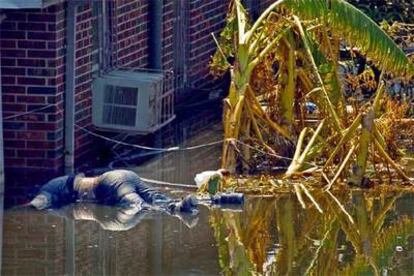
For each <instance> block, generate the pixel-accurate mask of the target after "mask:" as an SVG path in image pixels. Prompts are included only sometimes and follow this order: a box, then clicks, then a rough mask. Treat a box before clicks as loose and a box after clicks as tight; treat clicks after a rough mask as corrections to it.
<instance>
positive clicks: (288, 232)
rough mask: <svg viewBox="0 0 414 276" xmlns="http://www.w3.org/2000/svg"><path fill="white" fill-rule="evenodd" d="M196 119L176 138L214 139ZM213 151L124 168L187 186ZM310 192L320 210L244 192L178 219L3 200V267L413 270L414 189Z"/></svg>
mask: <svg viewBox="0 0 414 276" xmlns="http://www.w3.org/2000/svg"><path fill="white" fill-rule="evenodd" d="M196 123H198V124H200V128H199V129H198V130H197V129H196V128H192V127H183V125H181V126H180V131H182V132H181V134H180V136H181V137H184V139H183V140H181V141H180V142H181V145H182V146H191V145H198V144H202V143H208V142H211V141H215V140H217V139H219V137H220V133H221V132H220V127H219V123H217V122H216V123H208V122H204V121H202V119H200V120H196ZM203 128H204V130H203ZM200 129H201V130H200ZM183 132H185V135H182V134H183ZM219 154H220V147H218V146H213V147H209V148H203V149H197V150H193V151H183V152H176V153H168V154H163V155H159V156H157V157H155V158H153V159H151V160H148V161H146V162H145V163H144V164H140V166H135V165H134V162H133V160H131V159H129V160H127V161H125V162H123V166H128V167H129V168H130V169H133V170H135V171H137V172H138V173H139V174H140V175H142V176H144V177H146V178H151V179H156V180H162V181H170V182H174V183H187V184H191V183H192V181H193V180H192V179H193V177H194V174H195V173H197V172H200V171H203V170H207V169H212V168H216V167H217V166H218V157H219ZM6 186H7V183H6ZM166 192H168V193H171V194H173V195H174V196H181V195H182V193H178V192H177V191H174V190H171V189H167V190H166ZM314 197H315V198H316V200H317V201H318V203H319V204H320V206H321V208H322V210H323V213H319V212H318V211H317V210H316V209H315V208H313V207H312V206H311V205H310V204H309V206H308V209H302V207H301V205H300V204H299V202H298V201H297V199H296V197H295V195H292V194H288V193H284V194H279V195H277V196H275V197H274V198H256V197H248V198H247V200H246V202H245V204H244V206H243V209H237V208H211V207H208V206H200V213H199V214H198V215H197V216H195V217H185V218H183V217H175V216H169V215H167V214H163V213H141V214H138V215H137V216H133V217H127V218H125V216H123V214H122V212H121V211H122V210H118V209H116V208H113V207H107V206H97V205H93V204H74V205H70V206H66V207H65V208H62V209H60V210H56V211H42V212H40V211H35V210H31V209H24V208H19V207H17V206H14V207H9V208H7V209H5V210H4V212H3V213H1V216H2V217H3V219H2V220H1V221H2V224H1V226H2V227H1V230H2V231H3V235H2V250H1V253H2V254H1V258H0V259H1V268H2V275H220V274H224V275H250V274H255V275H257V274H259V275H307V274H310V275H414V209H413V202H414V193H407V192H390V193H387V194H381V193H377V192H375V191H374V192H369V193H368V192H361V191H354V192H343V193H342V194H339V195H338V194H336V195H330V194H328V193H322V192H321V193H319V194H314Z"/></svg>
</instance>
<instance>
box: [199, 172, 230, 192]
mask: <svg viewBox="0 0 414 276" xmlns="http://www.w3.org/2000/svg"><path fill="white" fill-rule="evenodd" d="M213 176H219V177H220V178H222V177H223V174H222V173H221V172H220V171H218V170H217V171H204V172H201V173H198V174H196V176H195V177H194V181H195V183H196V185H197V187H198V188H200V187H201V185H203V184H204V183H206V182H207V181H208V180H209V179H210V178H211V177H213Z"/></svg>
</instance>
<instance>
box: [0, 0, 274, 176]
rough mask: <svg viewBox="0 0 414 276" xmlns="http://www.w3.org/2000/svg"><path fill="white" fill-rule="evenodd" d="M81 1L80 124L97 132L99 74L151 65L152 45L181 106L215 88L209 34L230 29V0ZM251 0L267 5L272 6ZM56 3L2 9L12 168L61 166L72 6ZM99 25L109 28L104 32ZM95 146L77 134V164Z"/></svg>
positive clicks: (58, 169)
mask: <svg viewBox="0 0 414 276" xmlns="http://www.w3.org/2000/svg"><path fill="white" fill-rule="evenodd" d="M7 1H12V2H13V0H7ZM75 2H77V3H78V5H77V8H76V10H75V28H76V29H75V31H76V33H75V34H76V37H75V45H74V47H75V49H74V51H75V68H74V91H75V92H74V93H75V96H74V97H75V123H76V124H77V125H79V126H81V127H85V128H88V129H91V130H94V128H93V126H92V119H91V118H92V96H91V94H92V92H91V84H92V81H93V79H94V77H96V76H97V75H99V74H103V73H105V72H106V71H108V70H111V69H113V68H122V67H129V68H130V67H133V68H152V67H153V64H154V55H153V54H152V51H153V50H154V49H153V47H152V46H153V45H157V43H161V45H160V46H161V47H160V48H161V53H160V58H161V60H160V61H159V63H160V64H161V66H160V67H161V68H157V69H162V70H165V71H169V72H172V74H173V79H174V86H172V87H171V89H174V94H175V98H176V101H180V99H182V98H184V97H185V96H186V95H188V93H191V90H192V89H194V88H203V87H206V88H209V87H210V86H211V84H212V78H211V77H210V76H209V69H208V62H209V60H210V57H211V55H212V54H213V52H214V51H215V44H214V41H213V39H212V36H211V33H216V34H218V33H219V32H220V30H221V29H222V27H223V26H224V24H225V21H224V19H225V16H226V12H227V6H228V3H229V1H228V0H226V1H223V0H188V1H187V0H159V1H158V2H157V1H152V0H110V1H75ZM251 2H252V3H254V5H257V6H258V7H261V6H262V5H263V3H264V2H271V1H270V0H266V1H264V0H261V1H259V0H257V1H251ZM53 3H54V4H53V5H49V6H47V7H43V8H31V9H3V10H0V13H1V14H3V15H4V16H5V19H4V20H3V21H2V23H1V24H0V28H1V33H0V35H1V36H0V52H1V53H0V54H1V76H2V79H1V80H2V96H3V98H2V99H3V119H4V121H3V123H4V146H5V167H6V168H17V169H20V168H25V169H27V168H29V169H33V170H44V169H47V170H48V171H53V172H55V173H58V172H61V171H62V168H63V164H64V157H65V156H64V155H65V127H64V122H65V116H64V114H65V110H64V109H65V89H66V86H67V81H68V80H66V79H65V78H66V77H67V75H66V73H67V72H66V70H67V69H66V68H67V67H66V60H67V54H68V52H67V49H68V45H67V41H66V40H67V33H68V24H67V23H68V22H67V20H68V19H67V10H68V2H67V1H66V0H55V1H54V2H53ZM102 3H105V4H104V5H102ZM155 3H159V4H161V5H162V9H161V12H162V14H161V27H160V29H159V30H158V34H156V35H155V36H154V35H153V34H154V30H153V29H152V28H154V24H155V23H156V22H157V20H160V18H155V17H154V16H153V15H151V10H152V9H154V7H153V5H155ZM99 11H100V12H99ZM100 24H103V25H104V26H105V28H103V27H102V29H100V28H101V27H100ZM102 30H104V31H102ZM99 34H100V35H99ZM158 40H161V41H158ZM102 41H104V42H105V43H103V42H102ZM102 45H106V46H104V47H102ZM155 63H156V62H155ZM26 113H28V114H26ZM94 145H95V143H94V139H93V138H92V137H91V136H90V135H88V134H87V133H85V132H84V131H82V130H81V129H79V128H76V129H75V165H76V166H78V165H79V163H80V160H84V157H85V155H88V154H90V152H91V151H92V150H93V149H94Z"/></svg>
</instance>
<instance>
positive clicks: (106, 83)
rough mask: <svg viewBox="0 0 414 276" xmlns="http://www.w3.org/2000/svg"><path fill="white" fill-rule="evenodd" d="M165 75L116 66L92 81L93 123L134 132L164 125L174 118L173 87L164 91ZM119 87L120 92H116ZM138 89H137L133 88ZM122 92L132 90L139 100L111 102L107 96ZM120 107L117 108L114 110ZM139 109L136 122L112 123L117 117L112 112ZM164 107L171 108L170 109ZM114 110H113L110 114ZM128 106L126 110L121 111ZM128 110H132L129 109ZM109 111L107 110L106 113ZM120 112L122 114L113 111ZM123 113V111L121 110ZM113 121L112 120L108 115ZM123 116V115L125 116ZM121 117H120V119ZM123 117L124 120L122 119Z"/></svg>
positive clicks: (140, 132) (102, 126)
mask: <svg viewBox="0 0 414 276" xmlns="http://www.w3.org/2000/svg"><path fill="white" fill-rule="evenodd" d="M163 80H164V75H163V74H162V73H153V72H134V71H123V70H114V71H112V72H109V73H107V74H105V75H103V76H101V77H99V78H97V79H95V80H94V82H93V84H92V121H93V124H94V125H95V126H96V127H97V128H99V129H102V130H108V131H117V132H133V133H136V134H148V133H153V132H155V131H157V130H158V129H160V128H162V127H163V126H165V125H166V124H168V123H169V122H171V121H172V120H173V119H174V118H175V115H174V112H173V106H172V105H173V103H174V101H173V100H171V99H172V91H171V92H170V93H167V94H164V92H163ZM114 89H115V91H116V92H113V91H114ZM134 89H135V92H133V91H134ZM109 91H112V92H113V93H114V95H116V94H119V95H121V96H122V94H125V95H127V94H128V93H127V92H125V93H124V92H123V91H129V93H130V95H131V93H136V95H135V97H133V98H134V99H136V103H135V102H133V101H131V102H128V103H125V99H122V101H123V103H122V104H119V103H117V102H116V101H117V99H113V101H114V102H108V99H107V98H105V97H106V96H108V93H109V95H110V96H113V97H114V95H112V94H110V93H112V92H109ZM115 109H116V110H118V112H114V111H113V110H115ZM133 109H135V118H134V121H133V122H132V123H129V124H126V123H112V121H117V118H112V116H115V117H116V116H121V117H122V116H124V115H125V114H126V113H128V114H129V113H131V112H132V110H133ZM163 109H168V112H167V113H166V112H165V111H164V110H163ZM108 110H111V111H112V112H111V114H108V113H107V112H108ZM122 110H125V112H123V113H125V114H120V112H121V111H122ZM127 111H128V112H127ZM105 112H106V113H105ZM112 113H118V115H112ZM121 113H122V112H121ZM108 118H109V120H110V121H111V122H108V120H107V119H108ZM121 119H122V118H121ZM118 121H120V120H118ZM121 121H122V120H121Z"/></svg>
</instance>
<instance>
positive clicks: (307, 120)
mask: <svg viewBox="0 0 414 276" xmlns="http://www.w3.org/2000/svg"><path fill="white" fill-rule="evenodd" d="M388 28H391V27H390V26H389V25H388ZM215 39H216V41H217V44H218V50H217V52H216V54H215V55H214V56H213V59H212V63H211V70H212V72H213V73H214V74H215V75H216V76H221V75H223V74H224V73H225V72H226V71H228V70H229V71H230V75H231V84H230V89H229V93H228V97H227V98H226V99H225V101H224V115H223V117H224V118H223V123H224V136H225V143H224V145H223V153H222V168H226V169H228V170H229V171H230V172H233V173H235V172H242V173H250V172H254V171H255V169H256V168H257V167H260V166H261V165H263V164H267V165H268V166H269V167H276V166H286V169H285V170H284V172H283V173H282V174H281V175H280V178H279V179H280V181H281V182H284V181H290V182H295V179H298V178H299V179H302V178H307V177H312V179H318V181H319V182H320V181H322V182H324V183H325V185H326V187H325V188H326V190H329V189H330V188H331V187H332V186H333V185H334V184H335V183H338V182H340V180H344V179H346V180H347V182H348V183H351V184H353V185H356V186H359V187H369V186H370V185H371V183H372V182H373V181H374V182H375V180H378V182H379V181H382V180H384V177H385V176H386V175H388V176H389V179H392V178H396V177H398V179H400V180H402V181H403V182H404V183H411V184H412V179H410V176H409V175H408V174H407V172H406V171H405V170H404V168H403V167H402V163H401V160H402V158H403V157H404V156H405V155H406V152H405V151H404V150H403V147H402V143H400V142H401V141H403V140H404V139H403V138H404V137H410V136H411V135H413V134H414V131H413V129H414V127H413V124H412V123H413V121H412V120H411V119H405V118H406V117H407V116H408V115H409V113H410V108H411V107H410V104H409V103H408V104H407V103H404V102H403V101H401V100H399V101H395V100H393V99H391V98H390V97H389V96H388V94H389V93H388V90H389V88H390V83H389V82H390V81H389V79H390V77H395V76H398V77H399V78H400V79H401V80H402V81H405V82H406V81H410V80H411V79H412V76H413V74H414V65H413V63H412V62H411V61H410V60H409V58H408V57H407V56H406V55H405V53H404V51H403V50H402V49H401V48H400V47H399V46H398V45H397V44H396V43H395V42H394V41H393V39H392V38H391V37H390V36H389V35H388V34H387V33H386V32H385V31H384V30H383V29H382V28H381V27H380V26H379V25H378V24H376V23H375V22H374V21H373V20H372V19H370V18H369V17H368V16H367V15H366V14H364V13H363V12H362V11H360V10H359V9H357V8H356V7H354V6H353V5H351V4H350V3H348V2H346V1H344V0H331V1H325V0H278V1H275V2H274V3H273V4H271V5H270V6H269V7H268V8H267V9H266V10H265V11H264V12H263V13H262V14H261V15H260V16H259V18H258V19H257V20H256V21H254V22H251V20H250V18H249V15H248V13H247V11H246V10H245V9H244V7H243V5H242V4H241V3H240V1H238V0H234V1H232V2H231V4H230V6H229V13H228V17H227V25H226V26H225V28H224V30H223V31H222V33H221V35H220V37H219V38H215ZM345 56H349V57H350V58H349V59H350V60H351V61H352V60H355V59H356V58H357V57H358V58H361V57H362V58H363V59H364V61H365V62H364V66H363V68H359V69H358V70H360V71H361V72H360V74H358V76H354V75H352V74H348V73H346V72H344V70H340V69H341V68H343V67H344V64H346V61H345V58H344V57H345ZM354 66H355V64H354ZM356 90H358V91H359V92H358V93H359V94H358V93H354V92H352V91H356ZM403 126H408V127H403ZM403 129H404V131H402V130H403ZM293 152H294V153H293ZM292 153H293V156H292ZM270 180H271V181H273V182H275V180H274V178H269V181H270ZM278 181H279V180H278ZM290 182H289V183H290ZM228 183H231V181H227V184H228ZM273 184H274V183H271V185H273ZM276 186H277V185H276ZM228 187H229V186H227V188H228ZM294 187H295V190H296V191H297V194H298V197H299V194H300V193H299V190H300V189H302V190H303V192H304V193H305V194H307V195H308V197H309V199H310V200H312V201H314V199H313V198H312V196H310V194H309V193H308V190H307V188H306V187H305V186H304V185H303V184H295V185H294ZM223 188H226V185H224V187H223ZM315 203H316V202H315ZM315 205H316V206H317V204H315Z"/></svg>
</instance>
